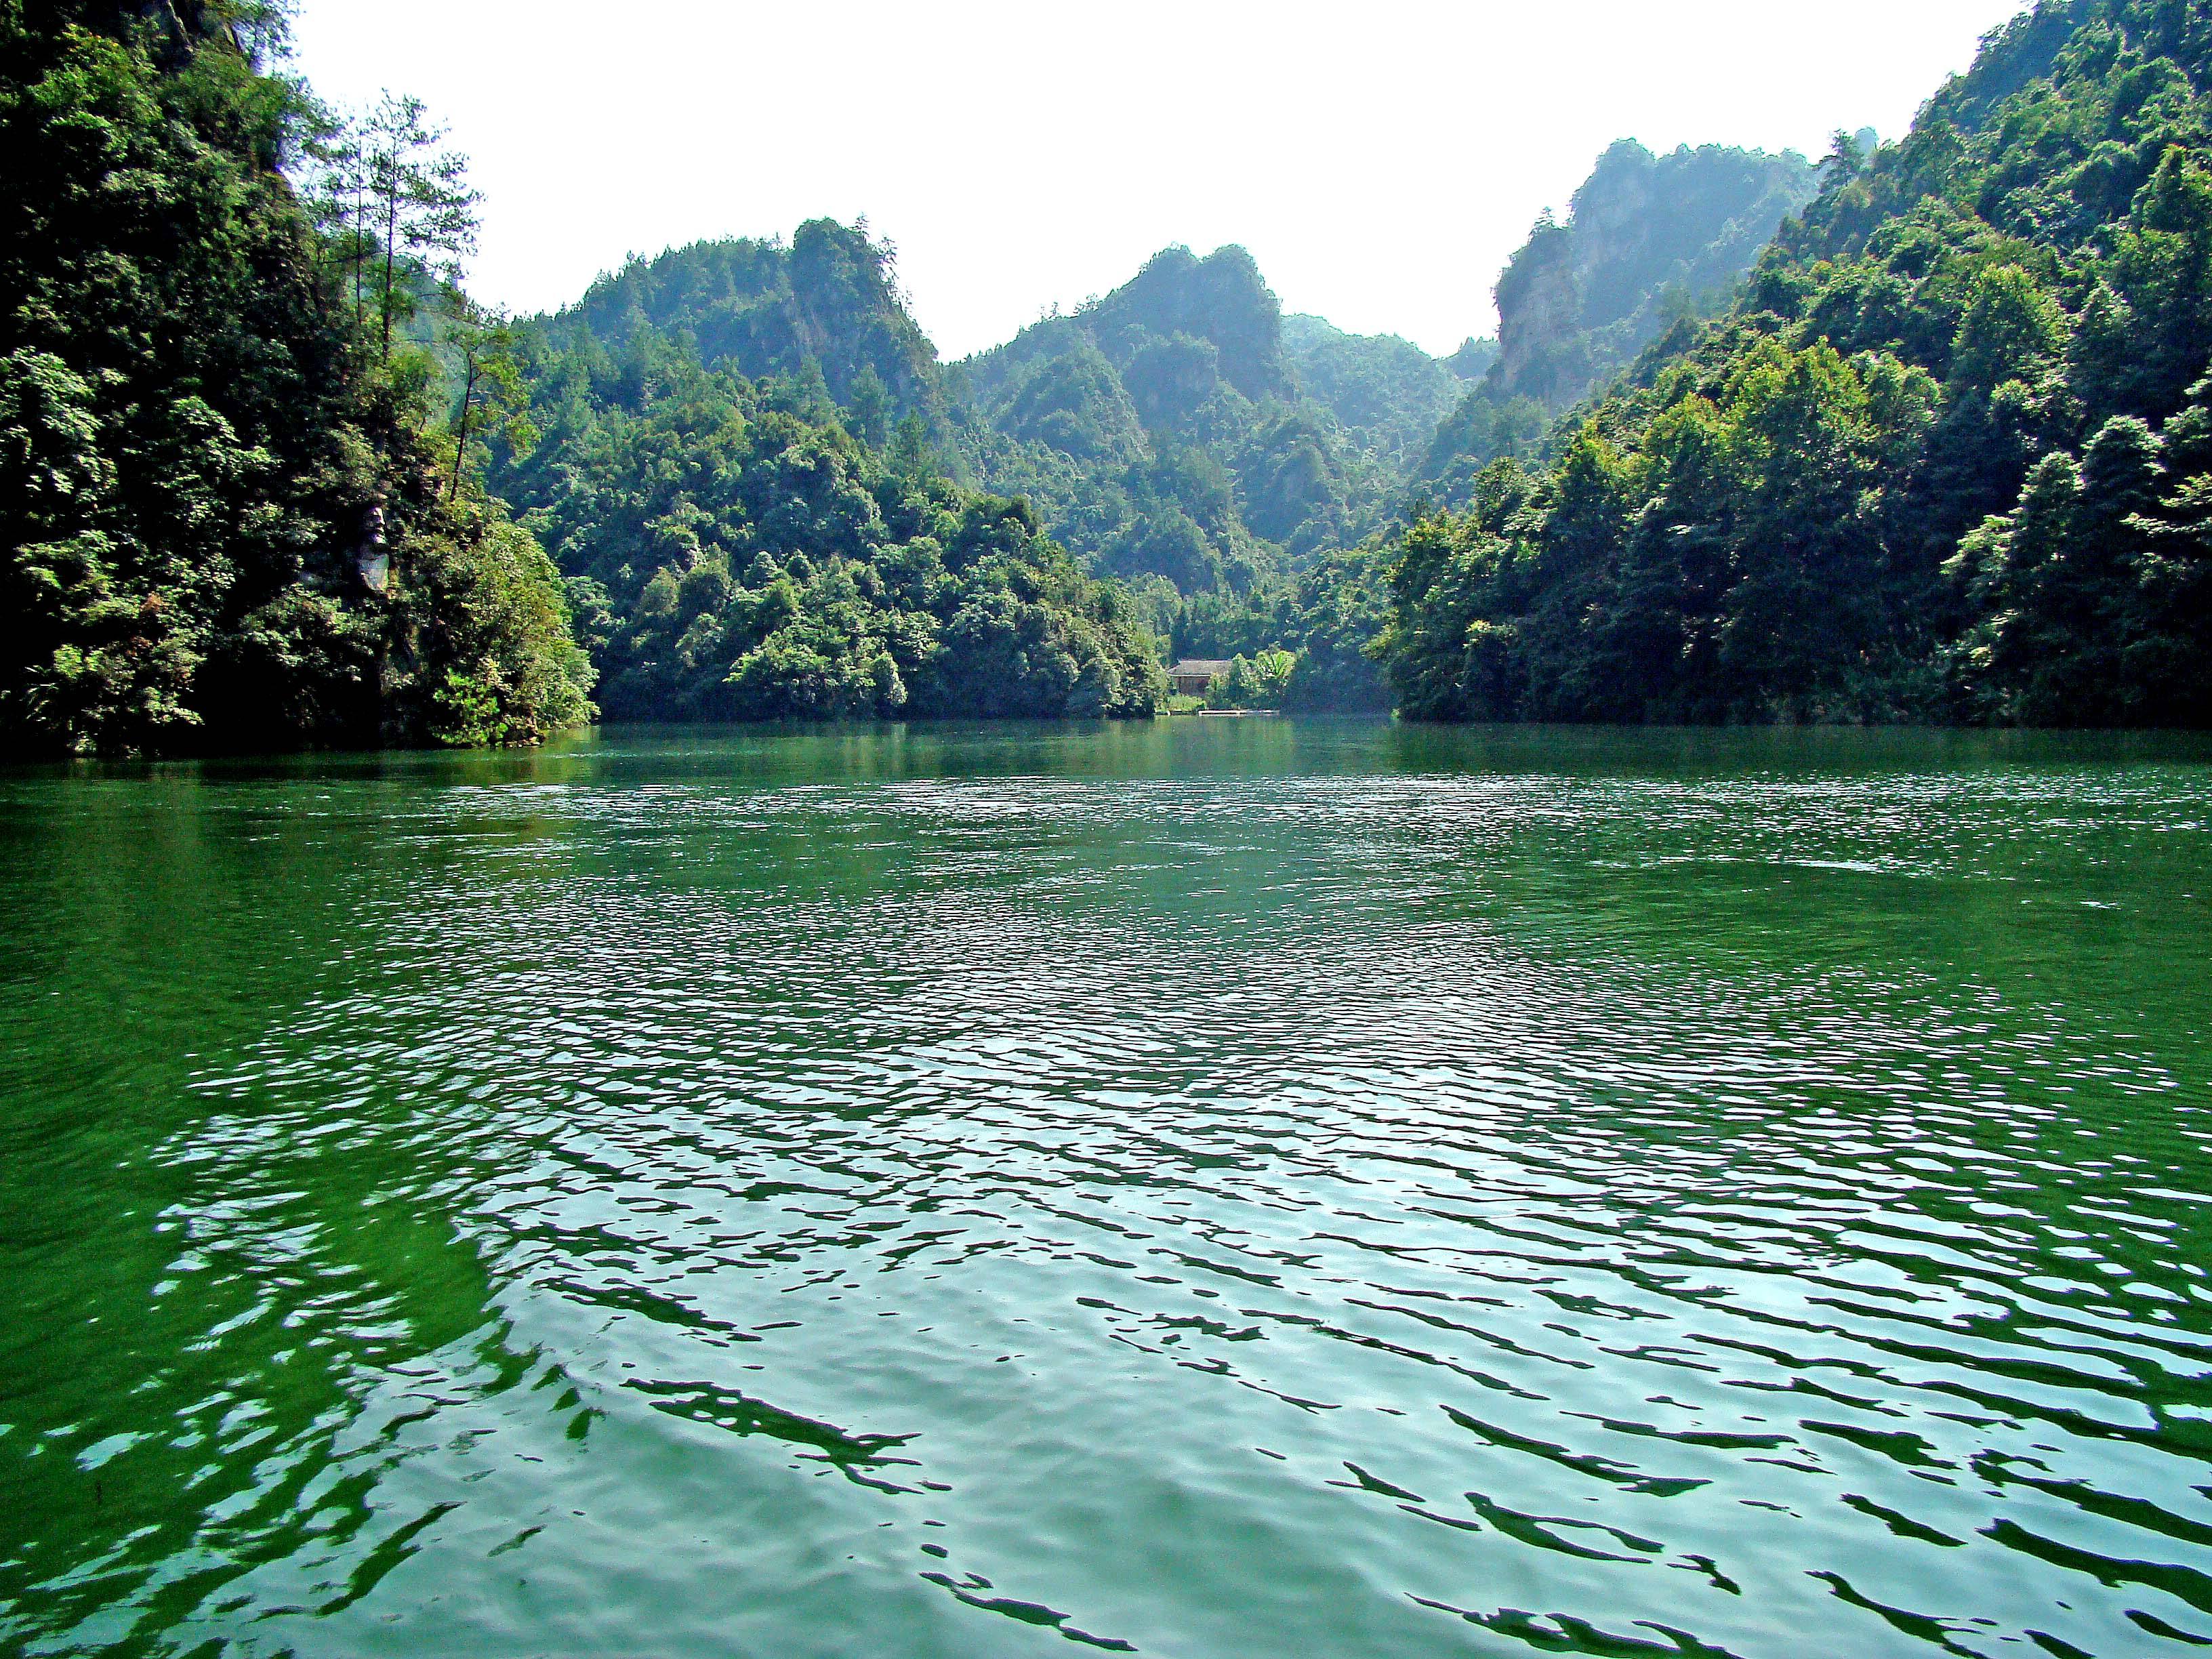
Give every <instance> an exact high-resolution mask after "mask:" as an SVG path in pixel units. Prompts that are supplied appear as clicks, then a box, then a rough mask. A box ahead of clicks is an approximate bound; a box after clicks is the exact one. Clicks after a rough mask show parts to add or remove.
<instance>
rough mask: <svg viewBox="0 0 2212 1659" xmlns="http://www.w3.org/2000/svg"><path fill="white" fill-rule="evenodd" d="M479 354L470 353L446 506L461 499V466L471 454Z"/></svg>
mask: <svg viewBox="0 0 2212 1659" xmlns="http://www.w3.org/2000/svg"><path fill="white" fill-rule="evenodd" d="M477 373H478V370H477V354H476V353H475V352H473V351H471V353H469V381H468V389H467V390H466V391H465V392H462V393H461V435H460V439H459V441H458V442H456V443H455V444H454V446H453V483H452V486H451V487H450V488H449V489H447V492H446V505H447V506H448V507H451V506H452V505H453V503H454V502H455V501H459V500H460V498H461V465H462V463H463V461H464V460H465V459H466V458H467V456H468V453H469V417H470V416H471V415H473V414H475V413H476V407H477Z"/></svg>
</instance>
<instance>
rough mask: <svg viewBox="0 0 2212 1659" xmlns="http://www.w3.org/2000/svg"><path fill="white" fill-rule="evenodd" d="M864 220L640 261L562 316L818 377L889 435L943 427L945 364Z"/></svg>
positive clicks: (717, 364) (756, 373) (758, 374)
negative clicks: (905, 427) (907, 428)
mask: <svg viewBox="0 0 2212 1659" xmlns="http://www.w3.org/2000/svg"><path fill="white" fill-rule="evenodd" d="M892 258H893V255H892V250H891V249H890V247H889V246H887V245H885V244H883V243H880V242H878V241H875V240H872V239H871V237H870V236H869V234H868V229H867V226H866V222H861V223H860V224H857V225H854V226H850V227H848V226H845V225H841V224H839V223H837V222H836V221H835V220H832V219H812V220H809V221H808V222H806V223H805V224H803V225H801V226H799V229H798V231H797V232H796V233H795V234H793V237H792V239H791V241H790V242H789V244H788V245H786V244H785V243H784V242H782V241H781V240H774V241H754V240H731V241H720V242H696V243H693V244H691V245H690V246H685V247H681V248H671V249H670V250H669V251H668V252H665V253H663V254H661V255H659V257H658V258H653V259H632V260H631V261H630V262H629V264H626V265H624V266H623V268H622V269H621V270H618V271H616V272H613V273H612V274H611V275H608V276H602V277H601V278H600V279H599V281H598V282H596V283H592V286H591V288H590V289H588V290H586V293H585V295H584V297H583V298H582V299H581V300H580V301H578V302H577V303H576V304H575V305H574V306H573V307H569V308H568V310H566V311H564V312H562V313H560V315H559V316H558V317H556V318H555V319H553V321H554V322H555V323H556V325H558V324H562V323H575V324H580V325H582V326H584V327H585V328H586V329H588V330H589V331H591V333H592V335H593V337H596V338H597V339H599V341H600V342H601V343H603V344H605V345H606V346H607V347H608V348H610V349H612V350H615V351H617V352H619V351H620V350H621V349H622V348H623V346H624V345H625V344H626V343H628V342H629V338H630V337H631V336H632V335H633V334H634V333H635V332H636V331H638V330H639V329H640V328H642V327H650V328H652V329H653V330H655V331H658V332H659V333H661V334H664V335H667V336H670V337H679V336H688V337H690V339H691V341H692V342H693V343H694V344H695V345H696V348H697V350H698V354H699V358H700V361H701V362H702V364H704V365H705V366H706V367H707V368H729V369H734V370H735V371H736V372H737V373H738V374H743V375H744V376H745V377H746V378H748V379H750V380H765V379H768V378H769V377H770V376H773V375H796V376H801V377H804V376H806V375H809V374H819V375H820V376H821V379H822V382H823V389H824V391H825V392H827V393H828V395H829V398H831V399H832V400H834V401H835V402H836V404H839V405H840V406H842V408H844V409H846V410H848V411H850V412H851V414H852V416H853V418H854V424H855V426H856V427H857V428H859V429H860V431H861V433H862V434H863V435H866V436H869V437H871V438H872V439H874V440H875V441H881V440H882V438H883V436H884V434H885V433H886V432H888V430H889V428H890V426H891V425H892V424H895V423H896V421H897V420H898V419H899V418H901V417H902V416H909V415H919V416H924V417H925V418H927V419H929V420H930V421H932V422H936V423H941V422H942V419H943V414H944V404H945V390H944V380H945V375H944V370H943V369H942V368H941V367H940V366H939V362H938V357H937V349H936V347H934V346H933V345H932V344H931V343H929V340H928V338H927V336H925V335H924V334H923V333H922V331H921V328H920V326H919V325H917V324H916V323H915V320H914V319H913V317H912V316H911V315H909V314H908V310H907V307H906V304H905V301H904V300H903V299H902V297H901V295H899V292H898V289H897V287H896V283H895V281H894V279H893V276H892Z"/></svg>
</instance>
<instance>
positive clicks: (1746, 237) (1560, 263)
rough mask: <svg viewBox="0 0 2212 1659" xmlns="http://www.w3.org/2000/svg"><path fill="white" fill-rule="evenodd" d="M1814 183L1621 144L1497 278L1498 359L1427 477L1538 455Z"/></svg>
mask: <svg viewBox="0 0 2212 1659" xmlns="http://www.w3.org/2000/svg"><path fill="white" fill-rule="evenodd" d="M1816 184H1817V169H1816V168H1815V167H1814V166H1813V164H1812V163H1811V162H1809V161H1806V160H1805V159H1804V158H1803V157H1802V156H1800V155H1788V154H1785V155H1766V154H1765V153H1763V152H1760V151H1757V150H1744V149H1726V148H1723V147H1722V146H1720V145H1717V144H1709V145H1706V146H1705V147H1704V148H1702V149H1687V148H1684V149H1677V150H1675V151H1674V153H1673V154H1671V155H1664V156H1655V155H1652V154H1651V152H1650V151H1649V150H1647V149H1644V147H1643V146H1642V145H1641V144H1638V143H1634V142H1633V141H1632V140H1623V141H1622V142H1621V143H1617V144H1615V145H1614V146H1613V148H1612V149H1609V150H1607V152H1606V153H1605V155H1603V156H1601V157H1600V158H1599V161H1598V163H1597V166H1596V167H1595V169H1593V170H1592V172H1591V173H1590V176H1589V179H1586V180H1585V181H1584V182H1583V185H1582V187H1581V188H1580V189H1578V190H1577V191H1576V192H1575V196H1574V200H1573V202H1572V204H1571V214H1570V216H1568V218H1567V219H1566V220H1565V222H1556V221H1554V220H1553V218H1552V217H1551V216H1549V215H1548V214H1547V215H1546V216H1544V217H1543V218H1541V219H1540V220H1539V221H1538V222H1537V223H1536V227H1535V228H1534V231H1532V232H1531V233H1530V234H1529V238H1528V242H1527V243H1526V244H1525V245H1524V246H1522V248H1521V250H1520V251H1519V252H1517V253H1516V254H1515V255H1514V256H1513V258H1512V260H1511V262H1510V264H1508V265H1507V266H1506V268H1505V270H1504V274H1503V275H1501V276H1499V277H1498V289H1497V299H1498V323H1499V327H1498V357H1497V360H1496V362H1494V363H1493V364H1492V366H1491V367H1490V368H1489V370H1488V372H1487V373H1486V374H1485V375H1484V377H1483V379H1482V381H1481V384H1480V386H1478V387H1476V388H1475V390H1474V391H1473V392H1470V393H1469V394H1468V397H1467V398H1466V399H1465V400H1464V401H1463V402H1462V404H1461V405H1460V406H1459V407H1458V408H1457V409H1455V410H1454V411H1453V413H1452V415H1451V416H1450V417H1449V419H1448V420H1447V421H1445V422H1443V425H1442V427H1441V428H1439V429H1438V431H1437V436H1436V441H1435V442H1434V444H1433V445H1432V447H1431V451H1430V453H1429V454H1428V455H1427V457H1426V458H1425V462H1424V465H1423V466H1422V469H1421V471H1422V476H1423V477H1425V478H1428V479H1430V480H1432V481H1435V482H1438V483H1444V484H1445V485H1446V486H1447V492H1446V493H1447V494H1448V495H1455V496H1457V495H1464V493H1465V489H1466V486H1467V483H1468V480H1469V479H1470V478H1471V477H1473V475H1474V472H1475V471H1478V470H1480V467H1481V466H1482V465H1484V464H1486V463H1487V462H1489V461H1491V460H1492V459H1496V458H1498V456H1500V455H1510V454H1527V453H1532V451H1533V449H1534V445H1535V443H1536V441H1537V440H1538V439H1539V438H1540V436H1541V433H1542V432H1543V430H1544V428H1546V427H1547V425H1548V423H1549V422H1548V417H1549V416H1552V415H1554V414H1556V413H1557V412H1558V411H1559V410H1563V409H1565V408H1566V407H1567V406H1568V405H1569V404H1573V403H1574V402H1576V401H1577V399H1579V398H1582V397H1583V396H1584V395H1585V394H1587V393H1588V392H1590V391H1591V390H1592V389H1593V388H1594V387H1596V386H1600V385H1601V384H1602V383H1603V382H1605V381H1607V380H1610V379H1611V378H1612V377H1613V375H1615V374H1618V373H1619V372H1620V370H1621V369H1622V368H1626V366H1627V365H1628V364H1629V363H1630V362H1632V361H1633V360H1634V359H1635V357H1636V356H1637V354H1638V352H1640V351H1642V350H1643V349H1644V347H1645V346H1646V345H1648V344H1650V342H1651V341H1652V340H1654V339H1656V338H1657V337H1659V336H1660V335H1661V334H1662V333H1664V332H1665V331H1667V330H1668V328H1669V327H1670V326H1672V325H1674V323H1676V322H1678V321H1680V319H1684V318H1686V317H1694V316H1696V315H1697V314H1698V313H1699V312H1700V311H1701V310H1702V309H1706V308H1710V307H1713V306H1714V305H1715V304H1716V303H1718V302H1720V301H1724V300H1725V297H1726V296H1727V295H1728V293H1729V290H1731V289H1734V288H1735V285H1736V283H1738V282H1739V281H1741V278H1742V277H1743V276H1744V275H1745V274H1746V273H1747V271H1749V270H1751V268H1752V266H1753V264H1754V263H1755V262H1756V261H1757V260H1758V258H1759V254H1760V252H1761V251H1762V250H1763V249H1764V248H1765V246H1766V244H1767V242H1768V241H1769V240H1771V238H1772V236H1773V235H1774V233H1775V231H1776V230H1777V229H1778V228H1779V227H1780V226H1781V224H1782V222H1783V221H1784V219H1786V218H1787V217H1788V216H1790V215H1791V214H1792V213H1794V212H1796V210H1798V209H1800V208H1802V207H1803V206H1804V205H1805V204H1806V203H1808V201H1810V200H1811V199H1812V197H1813V195H1814V190H1815V188H1816Z"/></svg>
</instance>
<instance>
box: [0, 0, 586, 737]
mask: <svg viewBox="0 0 2212 1659" xmlns="http://www.w3.org/2000/svg"><path fill="white" fill-rule="evenodd" d="M281 28H282V18H281V15H279V14H278V13H277V12H276V11H275V10H274V9H270V8H267V7H264V6H258V5H249V4H245V3H237V0H233V3H227V4H226V3H216V0H204V3H203V0H105V3H103V0H40V3H38V4H35V5H33V4H29V3H26V0H9V3H6V4H4V5H0V147H4V151H5V154H6V155H7V158H8V162H7V169H6V172H7V179H6V182H5V184H4V185H0V550H4V552H0V751H4V752H8V753H11V754H19V755H66V754H87V753H105V754H124V753H137V752H149V751H159V750H180V749H189V750H205V749H240V748H247V747H257V748H273V747H289V746H295V745H298V744H335V743H347V744H371V743H378V742H401V743H413V742H426V741H451V742H482V741H525V740H530V739H534V738H538V737H541V736H543V735H544V733H545V732H548V731H550V730H551V729H553V728H554V727H556V726H562V725H567V724H573V723H574V722H576V721H578V720H582V719H585V718H586V717H588V715H589V713H590V704H589V702H587V700H586V694H587V692H588V690H589V689H590V676H591V671H590V667H589V665H588V664H587V663H586V660H585V659H584V657H583V654H582V653H580V651H578V650H577V648H576V647H575V646H574V644H573V642H572V641H571V639H570V635H569V631H568V618H567V616H566V612H565V609H564V605H563V600H562V592H561V589H560V586H559V583H558V580H557V578H556V573H555V572H554V570H553V568H552V567H551V565H550V562H548V560H547V558H546V556H545V555H544V552H543V551H542V550H540V549H539V547H538V544H537V543H536V542H535V541H533V540H532V538H531V537H530V535H529V534H528V533H527V532H526V531H525V530H523V529H522V528H521V527H520V526H519V525H517V524H516V523H515V522H514V521H513V519H512V518H511V517H510V516H509V515H508V514H507V513H506V512H505V510H504V509H503V508H502V507H501V505H500V504H499V503H498V502H497V501H494V500H492V499H490V498H489V497H487V496H486V495H484V493H483V490H482V489H481V487H480V485H479V483H477V478H476V477H475V476H474V475H473V471H472V469H471V466H470V465H469V461H468V458H467V455H466V453H465V451H466V448H467V446H466V444H465V443H462V444H459V445H456V444H455V443H454V442H453V441H452V439H451V436H450V435H449V433H448V431H447V420H446V415H447V410H446V408H445V402H446V400H445V398H444V396H443V392H442V386H443V381H442V377H441V375H440V374H438V373H437V371H436V367H435V364H434V363H433V362H431V360H430V359H429V358H428V356H427V355H426V354H425V353H423V352H422V351H421V350H420V349H416V348H415V347H414V346H412V345H411V344H410V343H409V342H410V337H411V333H412V331H410V330H408V329H406V328H404V327H402V326H400V325H401V324H402V323H403V322H404V320H405V319H404V316H403V313H405V312H407V311H408V310H409V309H410V307H411V306H412V303H413V301H414V298H415V296H416V295H417V294H419V293H420V292H422V290H423V289H424V287H425V285H426V281H427V279H428V276H429V274H430V273H431V271H432V270H433V268H434V267H435V264H436V263H437V257H438V255H439V253H440V252H441V250H448V249H452V248H454V247H456V246H459V245H460V244H461V243H462V242H464V241H465V238H466V235H467V234H468V228H469V222H470V219H469V215H470V207H471V196H470V193H469V192H468V191H466V190H465V185H464V184H463V183H462V181H461V180H460V179H459V171H458V167H457V166H456V165H455V164H454V162H453V158H451V157H446V156H440V155H436V154H435V143H433V135H430V134H428V132H427V131H424V130H423V129H422V127H421V125H420V123H419V121H402V120H399V119H398V116H399V115H402V114H409V115H411V114H412V111H411V106H409V107H407V108H402V107H400V106H394V109H393V111H391V112H387V113H389V114H392V116H393V117H394V118H393V119H391V120H387V121H386V122H385V123H383V125H380V126H378V125H371V126H370V127H368V128H365V129H363V130H362V131H361V132H359V133H356V134H354V135H351V137H348V136H347V135H345V134H343V133H337V132H334V131H332V130H331V128H330V127H329V125H328V124H327V123H326V122H324V121H322V120H320V119H319V118H318V115H317V112H315V111H314V109H313V106H311V105H309V104H308V103H307V101H306V100H305V99H304V97H303V96H302V95H301V94H300V93H298V92H297V90H296V89H295V88H294V87H293V86H292V85H291V84H290V83H289V82H285V81H283V79H281V78H278V77H276V76H272V75H271V74H270V73H269V72H268V70H267V64H268V58H269V56H270V52H271V51H272V49H274V48H275V47H276V46H277V45H278V44H279V41H280V39H281ZM311 146H315V147H318V148H319V151H320V153H321V155H323V156H324V158H325V160H326V161H330V162H331V163H332V164H333V165H332V166H331V167H326V168H325V169H324V171H325V172H326V173H329V174H330V175H331V177H333V178H335V177H336V176H337V173H338V171H339V170H340V169H338V168H337V166H336V165H335V164H336V162H337V158H338V157H339V156H340V155H346V156H349V157H350V160H349V162H348V163H347V166H346V167H345V169H344V171H345V172H346V174H347V176H348V178H349V179H350V184H349V188H348V189H347V191H345V192H343V200H342V201H341V200H340V199H339V197H337V195H334V196H333V197H332V198H331V202H330V203H329V204H325V205H326V206H327V207H328V208H329V211H327V212H319V211H318V210H317V209H316V204H314V203H313V202H312V201H310V200H308V199H307V198H306V197H303V195H302V193H301V191H299V190H297V189H295V185H293V183H292V182H291V181H290V179H289V178H288V174H287V169H288V168H291V169H293V170H294V172H295V173H302V174H304V173H307V172H309V171H313V170H314V169H313V168H312V167H308V166H307V165H306V163H307V161H309V160H310V159H311V158H310V157H309V155H308V150H309V149H310V147H311ZM380 208H381V209H384V210H388V213H387V219H388V223H387V224H386V229H387V230H388V231H389V233H390V234H387V235H386V236H385V237H384V238H383V239H382V240H381V241H380V243H374V242H373V239H372V237H371V234H370V219H371V217H372V216H374V215H375V214H376V213H377V212H378V211H379V210H380ZM373 246H381V247H382V248H383V249H384V250H385V252H386V258H384V260H383V261H382V262H381V264H379V262H378V261H377V260H376V259H375V258H374V257H373V254H372V247H373ZM395 273H396V278H395Z"/></svg>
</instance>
